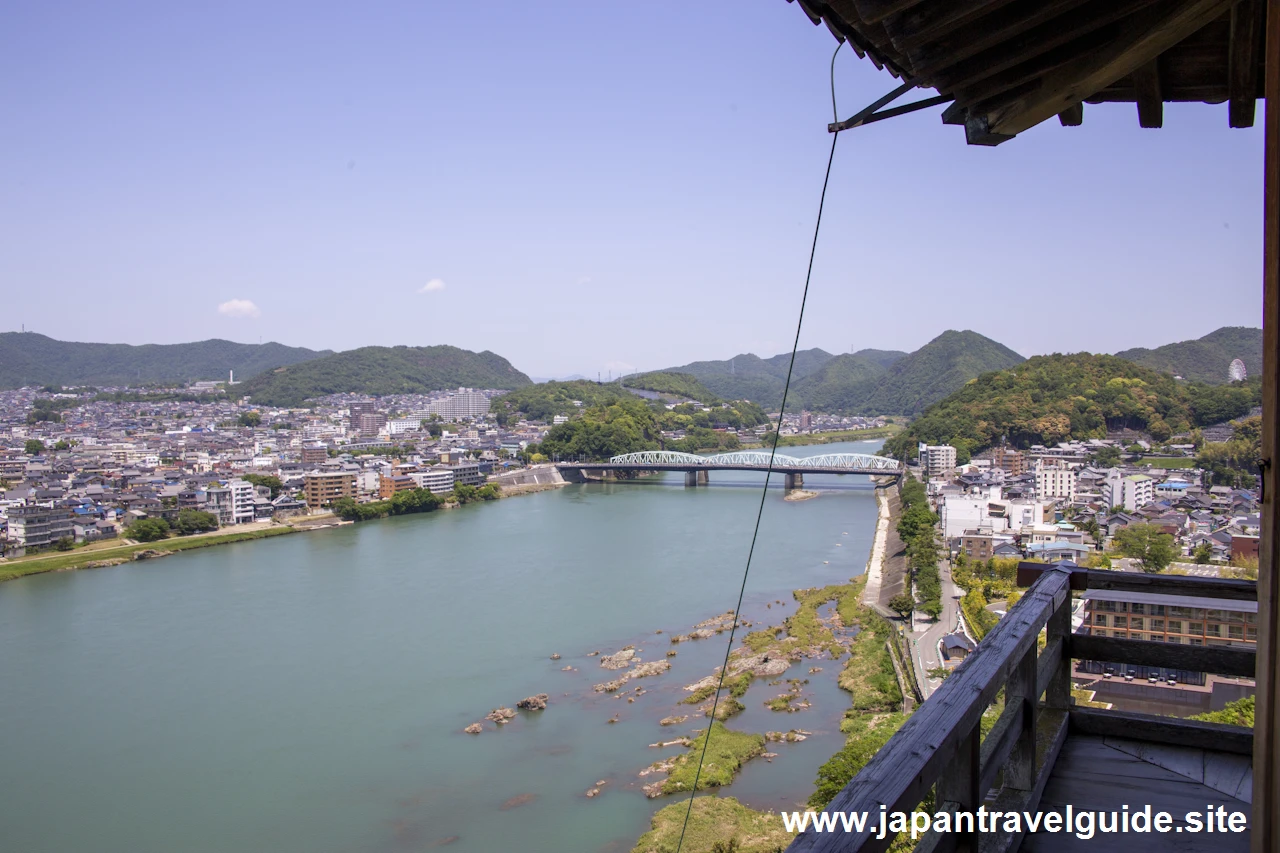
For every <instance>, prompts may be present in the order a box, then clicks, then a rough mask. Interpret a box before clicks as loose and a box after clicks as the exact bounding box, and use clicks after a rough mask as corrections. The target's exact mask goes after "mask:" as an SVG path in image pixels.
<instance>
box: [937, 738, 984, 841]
mask: <svg viewBox="0 0 1280 853" xmlns="http://www.w3.org/2000/svg"><path fill="white" fill-rule="evenodd" d="M981 755H982V724H981V723H980V722H979V724H978V725H975V726H974V727H973V729H972V730H971V731H970V732H969V734H968V735H966V736H965V738H964V740H962V741H961V742H960V745H959V746H958V747H956V754H955V755H953V756H952V757H951V760H950V761H948V762H947V766H946V768H945V769H944V770H943V771H942V775H941V776H939V777H938V786H937V788H936V791H935V793H936V794H937V800H938V806H937V809H938V811H948V812H951V813H952V814H954V813H956V812H962V811H963V812H972V811H975V810H976V809H977V808H978V804H979V803H981V802H982V796H983V794H984V792H983V791H979V790H978V776H979V771H980V770H981V769H982V768H981V766H980V756H981ZM951 838H952V839H953V840H954V841H955V845H956V847H955V849H957V850H964V851H970V853H977V850H978V836H977V833H976V831H975V832H972V833H969V832H964V833H951Z"/></svg>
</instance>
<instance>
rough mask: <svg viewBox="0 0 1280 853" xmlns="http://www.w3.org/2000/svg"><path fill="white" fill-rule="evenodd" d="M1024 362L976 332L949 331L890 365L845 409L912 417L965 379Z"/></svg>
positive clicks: (964, 381) (962, 383)
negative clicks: (864, 392)
mask: <svg viewBox="0 0 1280 853" xmlns="http://www.w3.org/2000/svg"><path fill="white" fill-rule="evenodd" d="M1022 361H1024V359H1023V357H1022V356H1020V355H1018V354H1017V353H1016V352H1014V351H1013V350H1011V349H1009V348H1008V347H1007V346H1005V345H1004V344H1001V343H997V342H995V341H993V340H991V339H990V338H987V337H984V336H982V335H980V334H978V333H977V332H970V331H963V332H957V331H954V330H948V331H945V332H943V333H942V334H941V335H938V337H936V338H934V339H933V340H931V341H929V343H927V344H925V345H924V346H922V347H920V349H918V350H916V351H915V352H913V353H911V354H910V355H908V356H904V357H903V358H900V359H898V360H897V361H895V362H893V363H892V364H891V365H890V366H889V369H888V370H886V371H885V374H884V376H883V377H881V379H880V381H879V382H877V383H876V387H875V388H874V389H873V390H871V391H870V393H868V394H867V395H866V397H864V398H863V399H861V400H858V401H856V403H855V404H851V405H849V406H847V407H846V408H848V409H850V410H853V409H857V410H858V411H860V412H862V413H863V414H872V415H916V414H919V413H920V412H922V411H924V409H925V408H927V407H928V406H929V405H930V404H932V403H936V402H937V401H939V400H941V399H942V398H944V397H946V396H947V395H948V394H951V393H952V392H954V391H956V390H958V389H959V388H960V387H961V386H963V385H964V384H965V383H966V382H968V381H969V380H970V379H973V378H974V377H976V376H979V375H981V374H983V373H987V372H989V371H992V370H1003V369H1005V368H1007V367H1013V366H1014V365H1015V364H1018V363H1020V362H1022Z"/></svg>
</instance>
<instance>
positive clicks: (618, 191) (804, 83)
mask: <svg viewBox="0 0 1280 853" xmlns="http://www.w3.org/2000/svg"><path fill="white" fill-rule="evenodd" d="M5 17H6V22H5V26H4V27H3V28H2V29H0V114H3V116H4V125H5V130H4V142H3V151H4V157H3V158H0V197H3V199H4V203H3V204H0V291H2V292H3V300H0V304H2V305H3V307H2V308H0V331H11V330H12V331H16V330H18V329H20V328H23V327H25V328H26V329H28V330H35V331H38V332H41V333H43V334H47V335H49V336H51V337H55V338H59V339H63V340H79V341H105V342H113V343H132V344H141V343H178V342H182V341H191V340H203V339H207V338H226V339H230V340H235V341H242V342H247V343H254V342H258V341H279V342H281V343H285V344H289V345H293V346H306V347H311V348H315V349H338V350H344V349H351V348H355V347H359V346H367V345H374V344H377V345H396V344H407V345H412V346H425V345H431V344H453V345H455V346H460V347H465V348H467V349H473V350H486V349H487V350H492V351H494V352H497V353H499V354H501V355H503V356H505V357H507V358H508V359H509V360H510V361H511V362H512V363H513V364H514V365H515V366H516V367H517V368H519V369H521V370H523V371H524V372H526V373H528V374H530V375H534V376H543V377H546V376H563V375H567V374H573V373H580V374H585V375H588V376H591V375H594V374H595V373H596V372H602V373H603V372H607V371H612V372H614V373H615V374H616V373H618V372H623V371H626V372H630V371H632V370H654V369H658V368H662V367H669V366H673V365H680V364H684V363H687V362H689V361H693V360H698V359H713V358H727V357H729V356H732V355H734V354H737V353H741V352H755V353H757V354H759V355H762V356H768V355H772V354H774V353H778V352H782V351H784V350H789V349H790V347H791V342H792V340H793V338H794V335H795V327H796V318H797V312H798V310H799V304H800V296H801V292H802V289H803V286H804V275H805V269H806V265H807V263H808V254H809V245H810V241H811V239H812V235H813V227H814V217H815V213H816V210H817V203H818V195H819V192H820V190H821V185H822V176H823V169H824V167H825V165H826V158H827V152H828V149H829V146H830V136H829V134H828V133H827V130H826V126H827V123H828V122H829V121H830V120H831V118H832V113H831V92H830V88H829V87H830V79H829V68H830V61H831V54H832V51H834V50H835V47H836V41H835V39H834V38H833V37H832V36H831V34H830V33H829V32H828V31H827V30H826V28H825V27H814V26H812V25H811V24H810V23H809V21H808V19H807V18H806V17H805V15H804V14H803V12H802V11H801V10H800V9H799V8H798V7H797V6H796V5H794V4H791V3H787V2H785V0H752V2H741V0H706V2H700V3H688V2H676V0H648V1H647V2H644V3H587V2H583V1H582V0H577V2H567V1H566V2H560V0H539V2H537V3H529V2H527V0H524V2H515V1H513V2H508V0H493V2H489V3H485V4H480V5H475V4H470V3H457V2H449V3H445V2H438V1H437V0H427V2H423V0H417V2H397V0H386V2H376V3H365V4H354V3H335V2H326V0H309V2H289V0H280V2H271V3H260V2H252V3H246V2H239V0H226V1H225V2H219V3H207V4H177V3H171V2H164V3H161V2H149V3H148V2H128V0H125V2H119V3H109V4H104V3H96V2H70V0H67V2H54V3H49V2H30V0H10V2H9V3H7V4H6V15H5ZM835 85H836V98H837V102H838V104H839V110H840V113H841V116H842V117H845V116H847V115H850V114H852V113H854V112H855V111H857V110H858V109H860V108H861V107H862V106H864V105H865V104H866V103H868V102H870V101H872V100H874V99H875V98H877V97H879V96H880V95H882V94H884V93H885V92H887V91H888V90H890V89H892V88H894V87H895V86H896V85H897V81H896V80H894V79H893V78H891V77H890V76H889V75H888V73H887V72H883V71H877V70H876V69H875V67H874V66H873V65H872V64H871V63H870V62H868V61H865V60H859V59H858V58H857V57H856V55H855V54H854V53H853V52H852V51H850V50H848V48H845V49H843V50H841V51H840V54H839V56H838V57H837V60H836V79H835ZM930 94H932V93H930ZM1262 109H1263V107H1262V105H1261V103H1259V106H1258V112H1259V115H1258V122H1257V126H1256V127H1255V128H1253V129H1248V130H1233V129H1230V128H1228V126H1227V107H1226V105H1225V104H1220V105H1200V104H1168V105H1166V107H1165V126H1164V128H1163V129H1161V130H1144V129H1142V128H1140V127H1139V126H1138V121H1137V113H1136V108H1135V107H1134V106H1133V105H1132V104H1117V105H1087V106H1086V108H1085V120H1084V123H1083V125H1082V126H1080V127H1074V128H1064V127H1061V126H1060V125H1059V124H1058V123H1057V122H1056V121H1051V122H1046V123H1045V124H1042V125H1040V126H1038V127H1036V128H1033V129H1032V130H1030V131H1027V132H1025V133H1024V134H1022V135H1020V136H1019V137H1017V138H1016V139H1014V140H1012V141H1010V142H1007V143H1005V144H1003V145H1000V146H998V147H995V148H985V147H978V146H968V145H966V144H965V142H964V132H963V129H961V128H958V127H954V126H948V125H943V124H942V123H941V120H940V118H939V109H938V108H935V109H932V110H926V111H922V112H920V113H916V114H913V115H910V116H905V117H901V118H897V119H893V120H890V121H885V122H881V123H879V124H876V125H870V126H867V127H864V128H859V129H856V130H854V131H851V132H848V133H844V134H841V136H840V139H839V142H838V145H837V150H836V157H835V163H834V167H833V170H832V175H831V185H830V189H829V190H828V195H827V205H826V211H825V214H824V218H823V223H822V231H821V236H820V239H819V242H818V252H817V258H816V261H815V264H814V270H813V281H812V285H811V289H810V295H809V301H808V308H807V313H806V317H805V323H804V327H803V331H802V334H801V339H800V346H801V347H802V348H807V347H822V348H823V349H826V350H828V351H830V352H833V353H840V352H849V351H850V350H856V349H862V348H864V347H874V348H880V349H900V350H913V349H916V348H918V347H919V346H921V345H922V344H924V343H926V342H927V341H929V340H930V339H932V338H933V337H935V336H936V335H938V334H940V333H941V332H943V331H945V330H946V329H949V328H954V329H973V330H974V331H977V332H980V333H982V334H984V335H987V336H989V337H991V338H994V339H996V340H998V341H1000V342H1001V343H1004V344H1006V345H1007V346H1009V347H1012V348H1013V349H1015V350H1017V351H1018V352H1020V353H1022V354H1023V355H1034V354H1038V353H1047V352H1071V351H1079V350H1090V351H1094V352H1115V351H1118V350H1122V349H1127V348H1129V347H1133V346H1158V345H1160V344H1164V343H1168V342H1171V341H1177V340H1185V339H1188V338H1195V337H1199V336H1201V335H1204V334H1207V333H1208V332H1210V331H1213V330H1214V329H1216V328H1218V327H1220V326H1224V325H1250V326H1260V325H1261V310H1262V305H1261V280H1262V272H1261V269H1262V263H1261V262H1262V216H1261V213H1262V180H1261V178H1262V132H1261V124H1262V122H1261V112H1262Z"/></svg>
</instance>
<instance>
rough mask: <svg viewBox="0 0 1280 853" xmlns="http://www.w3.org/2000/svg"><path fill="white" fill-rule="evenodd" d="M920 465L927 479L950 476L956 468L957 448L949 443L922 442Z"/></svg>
mask: <svg viewBox="0 0 1280 853" xmlns="http://www.w3.org/2000/svg"><path fill="white" fill-rule="evenodd" d="M920 467H921V468H923V469H924V474H925V477H926V478H927V479H930V480H932V479H933V478H934V477H949V476H951V474H952V473H953V472H954V471H955V470H956V449H955V448H954V447H952V446H951V445H949V444H921V445H920Z"/></svg>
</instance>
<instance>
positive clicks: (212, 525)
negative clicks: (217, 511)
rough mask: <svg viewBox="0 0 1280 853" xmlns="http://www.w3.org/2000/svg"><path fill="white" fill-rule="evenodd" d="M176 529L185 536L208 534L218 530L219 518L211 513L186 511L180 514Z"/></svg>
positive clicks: (175, 525)
mask: <svg viewBox="0 0 1280 853" xmlns="http://www.w3.org/2000/svg"><path fill="white" fill-rule="evenodd" d="M174 527H175V528H176V529H177V531H178V533H180V534H181V535H183V536H190V535H191V534H192V533H207V532H208V531H210V530H217V529H218V517H217V516H216V515H214V514H213V513H211V512H203V511H201V510H198V509H184V510H182V511H181V512H179V513H178V519H177V522H176V523H175V524H174Z"/></svg>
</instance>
